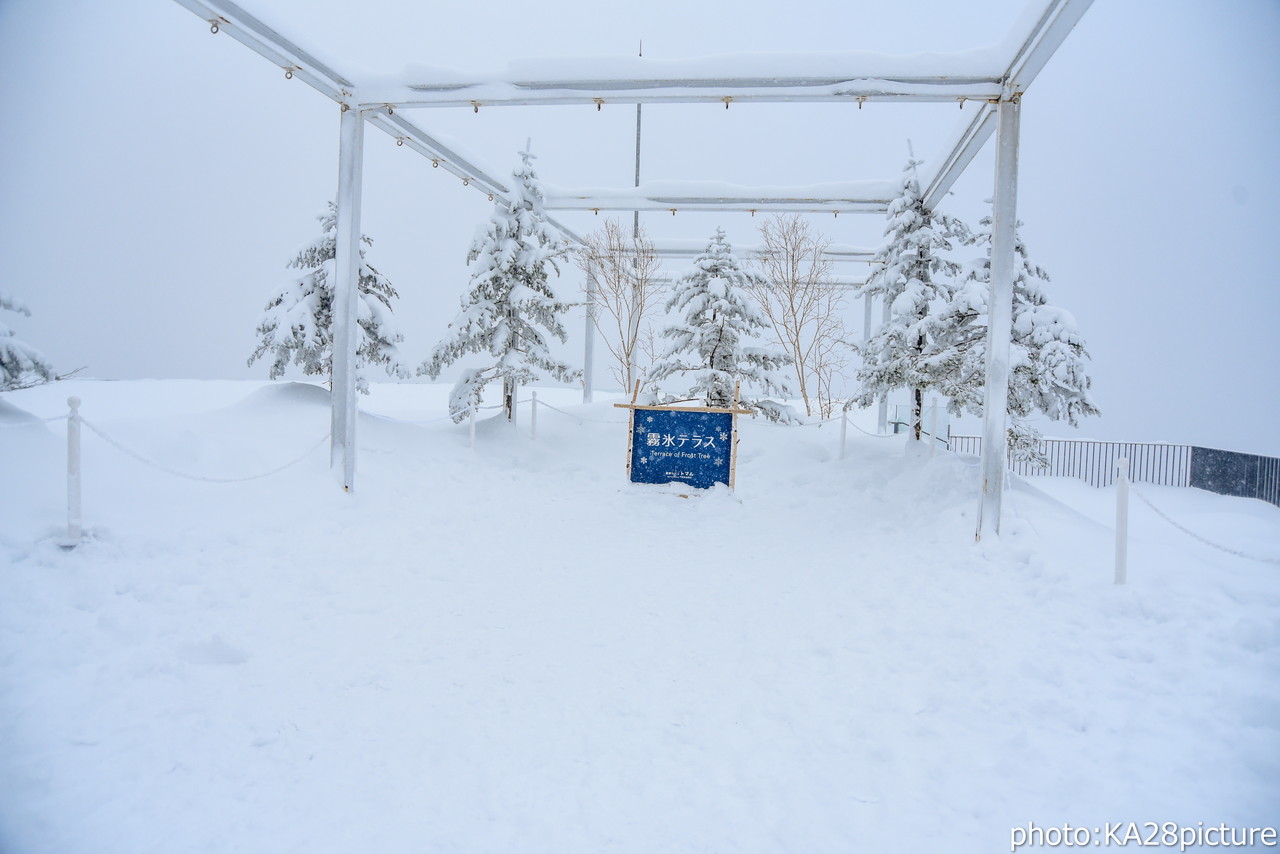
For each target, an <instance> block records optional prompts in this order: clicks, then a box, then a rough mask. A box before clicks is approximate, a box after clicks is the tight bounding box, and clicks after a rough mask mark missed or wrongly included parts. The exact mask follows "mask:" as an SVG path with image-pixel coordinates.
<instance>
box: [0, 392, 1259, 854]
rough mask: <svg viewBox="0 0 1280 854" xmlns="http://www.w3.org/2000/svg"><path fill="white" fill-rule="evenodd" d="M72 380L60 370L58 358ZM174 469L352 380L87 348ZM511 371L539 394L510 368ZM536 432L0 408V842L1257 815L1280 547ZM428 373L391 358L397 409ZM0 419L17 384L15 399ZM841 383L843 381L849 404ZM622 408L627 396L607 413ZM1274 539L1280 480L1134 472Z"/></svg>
mask: <svg viewBox="0 0 1280 854" xmlns="http://www.w3.org/2000/svg"><path fill="white" fill-rule="evenodd" d="M68 389H70V391H68ZM71 393H74V394H77V395H78V396H80V397H81V398H82V399H83V400H84V404H83V405H82V407H81V411H82V414H83V415H84V417H85V418H86V419H89V420H90V421H92V422H93V423H95V424H96V425H98V426H99V427H100V428H101V429H103V430H104V431H105V432H107V433H108V434H109V435H111V436H112V437H113V438H115V439H116V440H117V441H119V442H121V443H122V444H124V445H126V446H127V447H130V448H132V449H135V450H137V451H140V452H142V453H143V454H144V455H145V456H147V457H149V458H151V459H154V460H155V461H157V462H162V463H164V464H166V465H168V466H170V467H172V468H176V469H179V470H182V471H188V472H191V473H193V474H201V473H202V474H205V475H208V476H221V477H235V476H242V475H250V474H253V473H255V472H258V471H263V470H266V469H269V468H271V467H273V466H275V465H278V464H279V463H280V462H281V461H283V460H287V459H289V458H292V457H295V456H297V455H298V454H299V453H300V452H301V450H303V449H305V447H306V446H307V445H309V444H310V443H312V442H314V441H315V440H316V439H318V438H319V437H320V436H322V435H324V432H325V431H326V430H327V429H328V419H329V414H328V409H327V393H326V392H325V391H324V390H323V389H321V388H317V387H312V386H303V385H300V384H290V383H281V384H271V383H198V382H178V381H170V382H151V383H147V382H129V383H101V382H92V381H73V382H66V383H62V384H59V385H57V386H47V387H43V388H39V389H32V390H28V391H24V392H21V393H16V394H11V395H8V396H7V400H8V402H9V403H11V404H13V405H15V406H18V407H21V408H24V409H26V410H28V411H29V412H31V413H33V414H34V415H37V416H39V417H41V418H45V417H51V416H54V415H58V414H60V413H61V412H63V411H65V408H64V407H63V404H62V402H63V400H65V397H66V396H67V395H68V394H71ZM525 394H527V390H526V392H525ZM575 394H576V393H575V392H572V391H570V390H555V389H547V390H539V396H540V398H542V399H544V400H546V401H547V402H550V403H552V404H554V405H556V406H560V407H561V408H564V409H568V410H569V411H571V412H574V413H576V414H580V415H582V416H583V417H585V418H591V419H595V420H593V421H590V422H586V423H578V422H577V421H575V420H573V419H571V418H568V417H565V416H564V415H562V414H560V413H556V412H551V411H549V410H546V409H543V410H541V411H540V412H539V414H538V437H537V440H536V441H532V440H530V439H529V437H528V435H527V430H528V428H529V421H528V406H527V405H526V406H524V407H522V409H521V413H520V415H521V418H522V419H523V421H522V422H521V423H520V425H519V426H518V428H517V430H516V431H514V432H513V431H512V430H510V429H509V428H507V427H506V425H503V424H500V423H498V422H497V421H495V420H486V421H482V422H481V423H480V424H479V425H478V430H477V443H476V447H475V448H474V449H470V448H468V447H467V425H466V423H463V424H461V425H453V424H451V423H449V422H444V423H437V424H429V425H423V426H418V425H412V424H406V423H396V422H393V421H388V420H381V419H375V418H371V417H363V418H362V419H361V420H360V423H359V444H360V461H359V473H358V478H357V489H356V492H355V493H353V494H351V495H344V494H343V493H342V492H341V490H340V488H339V487H338V486H337V482H336V480H335V476H334V475H333V474H332V473H331V472H330V470H329V468H328V466H327V450H323V449H322V450H317V451H316V452H315V453H314V455H313V456H311V457H308V458H307V459H306V460H304V462H303V463H301V464H299V465H297V466H294V467H292V468H290V469H288V470H286V471H284V472H282V473H280V474H278V475H274V476H272V477H270V478H266V479H263V480H259V481H250V482H247V483H241V484H210V483H197V482H191V481H184V480H180V479H177V478H174V477H172V476H171V475H168V474H165V473H163V472H160V471H156V470H154V469H150V468H147V467H145V466H143V465H141V464H140V463H138V462H137V461H135V460H133V459H131V458H129V457H126V456H124V455H122V454H120V453H119V452H117V451H116V450H115V449H112V448H110V447H109V446H107V445H106V444H105V443H103V442H102V441H100V440H98V439H97V438H95V437H93V436H91V435H89V434H88V433H87V432H86V435H85V437H84V447H85V463H84V472H85V474H84V477H85V498H84V507H85V510H84V518H85V524H86V528H87V537H86V540H85V542H84V543H83V544H82V545H81V546H80V547H79V548H77V549H75V550H74V551H69V552H66V551H62V550H61V549H59V548H58V547H57V545H56V542H57V539H58V537H59V536H60V534H61V533H62V531H61V530H60V529H59V520H60V519H62V518H64V517H65V493H64V492H63V489H64V483H65V474H64V472H65V468H64V466H65V462H64V456H63V454H64V453H65V439H64V436H65V432H64V431H65V427H64V426H63V425H62V424H59V423H52V424H48V425H40V424H31V423H23V424H20V425H16V426H14V423H13V421H12V420H10V421H3V422H0V431H3V432H2V433H0V440H3V441H4V443H5V449H6V452H5V455H4V459H3V466H4V468H3V471H2V472H0V474H3V483H4V491H3V496H4V504H3V507H2V508H0V509H2V512H0V560H2V564H0V565H3V567H4V574H3V590H0V850H3V851H6V852H7V851H13V852H22V854H28V853H30V854H38V853H39V852H59V854H68V852H95V854H98V853H99V852H101V854H111V853H112V852H119V854H142V853H143V852H174V851H183V852H223V851H244V852H272V854H276V852H292V851H299V852H301V851H306V852H349V851H355V850H365V851H378V852H420V851H433V852H437V851H438V852H449V851H458V852H473V851H474V852H481V851H484V852H488V851H521V852H656V851H662V852H702V851H735V852H757V851H759V852H774V851H778V852H846V851H852V850H864V851H912V852H914V851H920V852H932V851H948V852H969V851H972V852H990V851H999V850H1008V845H1009V840H1010V829H1011V828H1012V827H1015V826H1026V825H1027V823H1028V822H1033V821H1034V822H1037V823H1039V824H1040V825H1042V826H1051V825H1061V824H1062V823H1063V822H1068V823H1070V824H1072V825H1073V826H1083V825H1087V826H1089V827H1095V826H1100V825H1102V824H1103V823H1104V822H1117V821H1124V822H1127V821H1135V822H1147V821H1154V822H1164V821H1179V822H1182V823H1184V824H1190V825H1193V826H1194V825H1195V823H1196V822H1204V823H1205V824H1206V825H1210V824H1212V825H1217V824H1219V823H1223V822H1225V823H1227V824H1228V825H1247V826H1258V825H1263V826H1265V825H1274V824H1275V823H1276V820H1277V811H1276V807H1275V805H1276V804H1277V803H1280V576H1277V573H1276V572H1275V569H1274V567H1273V566H1270V565H1267V564H1261V563H1255V562H1250V561H1246V560H1242V559H1240V558H1236V557H1232V556H1229V555H1226V554H1222V553H1220V552H1215V551H1213V550H1211V549H1208V548H1207V547H1204V546H1202V545H1200V544H1198V543H1195V542H1194V541H1192V540H1190V539H1188V538H1186V537H1184V535H1182V534H1181V533H1179V532H1177V531H1174V530H1172V529H1171V528H1169V527H1168V526H1167V525H1166V523H1164V522H1163V521H1161V520H1159V519H1156V518H1155V517H1154V516H1153V515H1152V514H1150V513H1149V512H1147V511H1145V508H1140V507H1138V506H1137V505H1135V506H1134V508H1133V509H1132V510H1131V514H1132V525H1133V538H1132V542H1131V545H1130V563H1129V583H1128V584H1127V585H1126V586H1123V587H1116V586H1115V585H1113V584H1112V555H1113V538H1112V530H1111V527H1110V526H1111V524H1112V516H1111V514H1112V513H1113V510H1112V505H1111V503H1110V502H1112V501H1114V492H1113V491H1111V490H1093V489H1091V488H1089V487H1087V486H1084V485H1083V484H1078V483H1076V482H1071V481H1062V480H1048V479H1044V480H1037V481H1034V482H1028V483H1025V484H1024V483H1021V482H1015V484H1014V485H1013V488H1012V489H1010V490H1009V491H1008V492H1007V493H1006V496H1007V497H1006V515H1005V521H1004V533H1003V535H1002V537H1001V538H1000V539H999V540H998V541H992V542H983V543H978V544H975V543H974V541H973V533H972V531H973V511H974V510H975V508H976V504H977V499H976V481H977V470H976V468H975V467H974V464H973V461H971V460H966V459H964V458H960V457H957V456H954V455H950V454H945V453H940V454H939V455H938V456H937V457H934V458H927V457H924V456H921V455H918V454H914V453H910V452H906V453H904V444H903V443H902V442H901V441H900V440H897V439H889V440H886V439H877V438H871V437H866V436H862V435H860V434H856V433H855V432H854V431H850V436H849V450H848V454H847V457H846V459H844V460H837V459H836V449H837V443H838V430H837V429H836V425H829V426H826V427H823V428H821V429H819V428H814V427H806V428H797V427H781V426H776V425H769V424H764V423H756V422H751V421H747V422H745V423H743V425H742V427H741V429H740V435H741V439H742V442H741V446H740V453H739V463H738V488H737V490H736V491H735V492H729V491H728V490H727V489H721V488H717V489H714V490H711V491H708V492H706V493H704V494H699V495H692V496H690V497H688V498H684V497H681V493H682V492H683V493H685V494H687V493H688V490H684V489H679V488H677V487H675V486H667V487H650V486H638V485H632V484H629V483H627V482H626V480H625V470H624V463H625V451H626V435H627V434H626V427H625V426H624V425H625V418H626V413H625V411H624V410H620V409H615V408H612V407H611V406H610V405H609V404H608V403H597V404H594V405H590V406H582V405H575V404H574V400H575ZM446 397H447V388H445V387H443V386H427V385H406V386H387V385H375V392H374V394H373V395H372V397H371V398H365V399H362V400H361V401H360V403H361V405H362V406H363V407H365V408H367V409H368V410H370V411H372V412H378V413H382V414H385V415H389V416H393V417H397V418H404V419H407V420H412V419H425V418H433V417H437V416H439V415H441V414H443V412H444V411H445V400H446ZM0 414H2V413H0ZM855 417H858V416H857V415H856V414H855ZM602 420H604V421H614V422H617V423H616V424H602V423H597V421H602ZM1139 488H1141V489H1143V492H1144V494H1147V495H1148V496H1150V497H1151V498H1152V499H1153V500H1155V501H1157V502H1159V503H1160V505H1161V506H1162V507H1163V508H1165V509H1166V512H1171V513H1172V514H1174V515H1175V518H1178V519H1179V520H1180V521H1182V522H1184V523H1185V524H1187V526H1188V527H1192V528H1193V529H1195V530H1197V531H1198V532H1199V533H1201V534H1202V535H1204V536H1207V537H1209V538H1210V539H1213V540H1216V541H1219V542H1224V543H1225V544H1230V545H1233V546H1235V547H1238V548H1240V549H1242V550H1245V551H1249V552H1252V553H1260V554H1266V555H1272V556H1280V509H1277V508H1274V507H1271V506H1270V505H1266V504H1263V503H1262V502H1257V501H1250V500H1246V499H1229V498H1222V497H1218V496H1211V495H1208V494H1206V493H1203V492H1200V491H1198V490H1176V489H1170V488H1160V487H1151V486H1145V487H1144V486H1142V485H1141V484H1140V485H1139Z"/></svg>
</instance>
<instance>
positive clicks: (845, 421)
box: [840, 410, 849, 460]
mask: <svg viewBox="0 0 1280 854" xmlns="http://www.w3.org/2000/svg"><path fill="white" fill-rule="evenodd" d="M848 434H849V413H848V412H845V411H844V410H840V459H842V460H843V459H844V439H845V436H847V435H848Z"/></svg>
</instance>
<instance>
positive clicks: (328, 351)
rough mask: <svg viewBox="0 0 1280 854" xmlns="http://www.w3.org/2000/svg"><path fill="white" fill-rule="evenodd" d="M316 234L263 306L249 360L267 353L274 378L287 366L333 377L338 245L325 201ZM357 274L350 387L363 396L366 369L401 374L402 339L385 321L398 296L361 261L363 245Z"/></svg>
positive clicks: (332, 210)
mask: <svg viewBox="0 0 1280 854" xmlns="http://www.w3.org/2000/svg"><path fill="white" fill-rule="evenodd" d="M316 219H318V220H319V221H320V229H321V234H320V237H318V238H317V239H316V240H314V241H312V242H311V243H310V244H308V245H307V246H305V247H303V248H302V250H300V251H299V252H298V254H297V255H296V256H295V257H294V258H293V260H291V261H290V262H289V263H288V266H289V267H292V268H294V269H296V270H300V271H302V273H301V275H299V276H298V277H296V278H294V279H292V280H291V281H290V282H289V283H288V284H286V285H285V286H284V287H283V288H282V289H281V290H280V291H279V292H278V293H277V294H276V295H275V296H274V297H272V298H271V301H270V302H268V303H267V307H266V315H265V316H264V317H263V319H262V322H261V323H259V324H258V330H257V332H258V339H259V340H258V346H257V348H255V349H254V351H253V355H251V356H250V357H249V364H250V365H252V364H253V363H254V362H256V361H257V360H258V359H260V358H262V357H263V356H265V355H267V354H268V353H270V354H271V358H272V362H271V371H270V372H269V374H268V376H270V377H271V379H276V378H277V377H280V376H281V375H283V374H284V372H285V370H286V368H288V366H289V363H290V362H293V363H294V364H295V365H300V366H301V367H302V372H303V373H304V374H308V375H320V376H325V377H329V378H330V383H332V376H333V294H334V287H335V285H336V282H337V271H336V266H335V258H336V257H337V247H338V240H337V234H338V208H337V206H336V205H335V204H334V203H333V202H329V205H328V208H327V209H326V210H325V211H323V212H321V213H320V214H318V215H317V216H316ZM360 242H361V243H363V244H365V246H372V245H373V240H371V239H370V238H369V237H367V236H364V235H361V237H360ZM360 261H361V263H360V273H359V279H358V285H357V292H358V294H359V299H357V300H356V324H357V327H358V331H357V333H356V334H357V336H358V337H357V342H356V360H355V375H356V388H357V389H358V390H359V391H360V392H361V393H363V394H368V393H369V381H368V378H367V377H366V376H365V373H364V370H363V368H364V366H366V365H382V366H383V368H384V369H385V370H386V372H387V374H388V375H390V376H404V375H405V369H404V366H403V365H402V364H401V363H400V352H399V349H398V347H397V346H396V345H398V344H399V343H400V342H401V341H403V340H404V336H403V335H401V334H400V333H399V332H397V331H396V330H395V326H394V324H393V322H392V320H391V312H392V308H391V301H392V300H393V299H395V298H396V297H398V296H399V294H397V293H396V290H395V288H393V287H392V286H391V282H389V281H388V280H387V277H386V276H384V275H382V274H381V273H379V272H378V271H377V270H375V269H374V268H373V267H371V266H370V265H368V264H366V263H364V247H363V246H362V247H361V248H360Z"/></svg>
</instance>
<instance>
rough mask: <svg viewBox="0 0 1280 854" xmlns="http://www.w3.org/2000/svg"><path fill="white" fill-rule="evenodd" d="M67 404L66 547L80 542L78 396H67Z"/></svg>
mask: <svg viewBox="0 0 1280 854" xmlns="http://www.w3.org/2000/svg"><path fill="white" fill-rule="evenodd" d="M67 406H69V407H71V412H70V413H69V414H68V415H67V541H66V543H64V544H63V545H64V546H65V547H66V548H74V547H75V546H76V545H78V544H79V543H80V535H81V525H80V398H78V397H68V398H67Z"/></svg>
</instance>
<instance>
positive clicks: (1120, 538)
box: [1116, 457, 1129, 584]
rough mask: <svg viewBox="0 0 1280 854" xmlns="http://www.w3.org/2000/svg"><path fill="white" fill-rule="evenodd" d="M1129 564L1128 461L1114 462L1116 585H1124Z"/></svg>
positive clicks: (1123, 458) (1122, 458)
mask: <svg viewBox="0 0 1280 854" xmlns="http://www.w3.org/2000/svg"><path fill="white" fill-rule="evenodd" d="M1128 563H1129V460H1128V459H1127V458H1125V457H1121V458H1120V459H1118V460H1116V584H1124V582H1125V576H1126V574H1127V573H1128V568H1129V567H1128Z"/></svg>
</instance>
